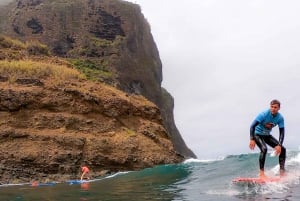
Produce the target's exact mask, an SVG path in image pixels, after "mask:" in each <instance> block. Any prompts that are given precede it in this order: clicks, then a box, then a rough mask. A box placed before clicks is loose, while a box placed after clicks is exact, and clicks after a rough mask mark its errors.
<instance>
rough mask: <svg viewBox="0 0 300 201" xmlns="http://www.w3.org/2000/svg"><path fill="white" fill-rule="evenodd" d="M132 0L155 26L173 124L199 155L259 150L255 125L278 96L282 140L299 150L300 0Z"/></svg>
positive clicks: (208, 156) (208, 155)
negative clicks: (252, 137) (253, 138)
mask: <svg viewBox="0 0 300 201" xmlns="http://www.w3.org/2000/svg"><path fill="white" fill-rule="evenodd" d="M132 2H135V3H137V4H139V5H140V6H141V9H142V12H143V14H144V15H145V17H146V19H147V20H148V21H149V23H150V25H151V30H152V34H153V36H154V39H155V42H156V44H157V46H158V49H159V52H160V58H161V60H162V63H163V77H164V79H163V87H165V88H166V89H167V90H168V91H169V92H170V93H171V94H172V95H173V96H174V99H175V110H174V113H175V121H176V125H177V127H178V129H179V130H180V133H181V135H182V137H183V138H184V140H185V142H186V143H187V145H188V146H189V147H190V148H191V149H192V150H193V151H194V152H195V154H196V155H197V156H198V157H199V158H200V159H202V158H203V159H208V158H218V157H223V156H226V155H231V154H240V153H249V152H258V148H256V149H255V151H250V150H249V148H248V143H249V128H250V124H251V123H252V121H253V120H254V118H255V117H256V115H257V114H258V113H259V112H261V111H262V110H265V109H268V107H269V103H270V101H271V100H272V99H275V98H276V99H279V100H280V101H281V103H282V106H281V110H280V112H281V114H282V115H283V116H284V117H285V128H286V137H285V142H284V145H285V147H286V148H287V149H289V150H295V149H296V150H297V149H298V147H299V144H300V142H299V140H298V139H299V138H298V137H297V136H298V132H299V129H300V124H299V122H300V114H299V111H300V106H299V104H298V102H299V100H300V94H299V93H298V89H297V86H299V85H300V68H299V66H300V57H299V56H298V55H299V54H300V39H299V33H300V21H299V20H298V19H299V18H300V13H299V12H298V11H299V10H300V2H298V1H296V0H294V1H285V2H284V3H283V2H282V1H279V0H268V1H260V0H253V1H246V0H228V1H222V0H201V1H197V0H188V1H184V3H183V2H182V1H179V0H164V1H159V0H152V1H148V0H135V1H132ZM273 135H274V136H275V137H276V138H278V128H277V127H275V128H274V129H273Z"/></svg>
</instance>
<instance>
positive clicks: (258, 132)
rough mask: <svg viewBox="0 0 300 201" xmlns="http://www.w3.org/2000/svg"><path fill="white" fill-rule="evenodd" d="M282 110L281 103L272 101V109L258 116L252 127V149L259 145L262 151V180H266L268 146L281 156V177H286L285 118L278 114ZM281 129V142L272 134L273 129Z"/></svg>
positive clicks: (260, 158)
mask: <svg viewBox="0 0 300 201" xmlns="http://www.w3.org/2000/svg"><path fill="white" fill-rule="evenodd" d="M279 110H280V102H279V101H278V100H272V101H271V103H270V109H268V110H265V111H263V112H261V113H260V114H258V116H257V117H256V118H255V119H254V121H253V122H252V124H251V127H250V144H249V147H250V149H252V150H253V149H254V147H255V145H257V146H258V147H259V149H260V156H259V168H260V172H259V176H260V178H266V176H265V173H264V166H265V160H266V155H267V150H268V149H267V146H266V144H268V145H269V146H271V147H272V148H274V149H275V153H276V155H279V166H280V175H281V176H283V175H284V171H285V168H284V165H285V158H286V149H285V147H284V146H282V144H283V140H284V118H283V116H282V115H281V114H280V113H279V112H278V111H279ZM277 125H278V128H279V140H277V139H275V138H274V137H273V136H272V135H271V134H270V133H271V130H272V128H273V127H275V126H277Z"/></svg>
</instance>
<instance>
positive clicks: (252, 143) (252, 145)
mask: <svg viewBox="0 0 300 201" xmlns="http://www.w3.org/2000/svg"><path fill="white" fill-rule="evenodd" d="M254 147H255V141H254V140H250V143H249V148H250V149H251V150H253V149H254Z"/></svg>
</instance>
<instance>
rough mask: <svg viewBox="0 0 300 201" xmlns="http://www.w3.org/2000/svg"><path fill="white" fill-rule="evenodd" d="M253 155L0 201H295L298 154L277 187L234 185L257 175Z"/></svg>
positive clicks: (269, 170)
mask: <svg viewBox="0 0 300 201" xmlns="http://www.w3.org/2000/svg"><path fill="white" fill-rule="evenodd" d="M258 157H259V154H258V153H251V154H240V155H230V156H226V157H223V158H219V159H216V160H197V159H189V160H186V161H185V162H183V163H181V164H169V165H160V166H156V167H153V168H147V169H144V170H141V171H132V172H120V173H116V174H113V175H109V176H105V177H102V178H97V179H95V180H94V181H92V182H90V183H83V184H72V185H70V184H68V183H56V184H52V185H50V186H37V187H33V186H31V185H30V184H19V185H2V186H0V200H1V201H129V200H134V201H142V200H150V201H152V200H159V201H195V200H200V201H223V200H224V201H239V200H248V201H252V200H253V201H263V200H264V201H265V200H284V201H294V200H295V201H296V200H300V168H299V165H300V152H299V151H288V155H287V161H286V169H287V176H286V177H285V178H284V179H283V181H280V182H274V183H267V184H236V183H233V182H232V180H233V179H234V178H236V177H241V176H243V177H256V176H257V175H258ZM278 170H279V166H278V157H276V156H272V154H268V156H267V159H266V174H267V175H268V176H276V175H278Z"/></svg>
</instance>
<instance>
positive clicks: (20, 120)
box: [0, 36, 183, 183]
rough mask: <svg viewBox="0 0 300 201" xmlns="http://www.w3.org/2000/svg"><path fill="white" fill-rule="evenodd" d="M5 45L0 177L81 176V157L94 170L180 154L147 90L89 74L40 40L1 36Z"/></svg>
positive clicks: (0, 81)
mask: <svg viewBox="0 0 300 201" xmlns="http://www.w3.org/2000/svg"><path fill="white" fill-rule="evenodd" d="M32 47H36V48H35V51H34V52H33V51H32ZM0 50H1V51H0V56H1V58H5V60H0V74H1V76H0V119H1V122H0V167H1V168H0V173H1V174H0V181H1V182H10V183H15V182H25V181H30V180H34V179H39V180H43V179H44V180H46V179H47V180H49V179H52V180H55V181H60V180H66V179H70V178H78V176H79V171H80V165H82V164H86V165H88V166H89V167H90V168H91V169H92V176H94V177H96V176H100V175H102V174H104V173H107V172H114V171H120V170H135V169H141V168H145V167H151V166H153V165H157V164H166V163H178V162H181V161H182V160H183V158H182V157H181V156H179V155H178V154H176V151H175V149H174V146H173V143H172V142H171V140H170V138H169V136H168V134H167V131H166V129H165V128H164V126H163V124H162V118H161V115H160V111H159V108H158V107H157V106H156V105H155V104H153V103H152V102H150V101H148V100H147V99H145V98H144V97H143V96H141V95H134V94H131V95H130V94H126V93H124V92H122V91H120V90H117V89H116V88H114V87H111V86H109V85H106V84H104V83H98V82H94V81H89V80H87V79H86V76H85V75H83V74H82V73H80V72H79V71H77V70H76V69H74V68H73V67H72V64H71V63H69V62H68V61H67V60H63V59H58V58H56V57H52V56H49V55H48V52H47V51H46V50H47V49H46V47H45V46H43V45H41V44H38V43H35V44H31V43H27V44H23V43H21V42H19V41H15V40H11V39H9V38H7V37H2V36H1V37H0ZM37 54H39V55H38V56H37ZM12 56H13V57H14V59H12Z"/></svg>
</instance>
